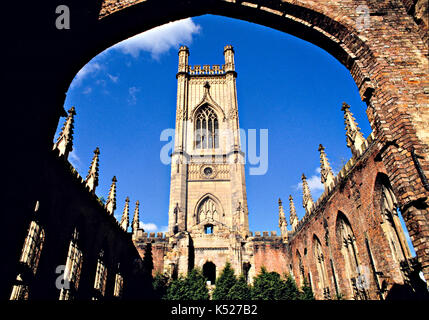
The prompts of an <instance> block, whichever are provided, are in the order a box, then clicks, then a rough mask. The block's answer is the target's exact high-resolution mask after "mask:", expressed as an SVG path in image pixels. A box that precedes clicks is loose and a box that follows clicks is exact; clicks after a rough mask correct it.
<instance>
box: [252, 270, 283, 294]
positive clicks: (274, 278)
mask: <svg viewBox="0 0 429 320" xmlns="http://www.w3.org/2000/svg"><path fill="white" fill-rule="evenodd" d="M252 298H253V299H254V300H286V299H287V295H286V282H285V281H284V280H283V279H282V278H281V276H280V275H279V274H278V273H277V272H267V270H266V269H265V267H262V268H261V273H259V274H258V276H257V277H255V279H254V282H253V289H252Z"/></svg>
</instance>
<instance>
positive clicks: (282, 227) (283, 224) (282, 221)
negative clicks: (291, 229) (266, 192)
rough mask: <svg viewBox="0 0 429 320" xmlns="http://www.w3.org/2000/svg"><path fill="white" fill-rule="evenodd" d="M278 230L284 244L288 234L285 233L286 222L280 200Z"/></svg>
mask: <svg viewBox="0 0 429 320" xmlns="http://www.w3.org/2000/svg"><path fill="white" fill-rule="evenodd" d="M279 228H280V233H281V236H282V238H283V241H284V242H287V241H288V233H287V221H286V216H285V212H284V210H283V203H282V200H281V199H280V198H279Z"/></svg>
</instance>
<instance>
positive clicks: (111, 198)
mask: <svg viewBox="0 0 429 320" xmlns="http://www.w3.org/2000/svg"><path fill="white" fill-rule="evenodd" d="M117 181H118V180H116V176H113V178H112V184H111V186H110V190H109V195H108V197H107V201H106V209H107V212H109V213H110V214H111V215H113V213H114V212H115V210H116V182H117Z"/></svg>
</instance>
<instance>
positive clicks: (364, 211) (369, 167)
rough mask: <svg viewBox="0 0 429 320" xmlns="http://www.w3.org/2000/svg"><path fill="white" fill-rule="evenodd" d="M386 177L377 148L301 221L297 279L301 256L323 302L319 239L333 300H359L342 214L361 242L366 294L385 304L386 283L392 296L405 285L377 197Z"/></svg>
mask: <svg viewBox="0 0 429 320" xmlns="http://www.w3.org/2000/svg"><path fill="white" fill-rule="evenodd" d="M385 173H386V168H385V166H384V165H383V163H382V162H381V161H380V159H379V157H378V150H377V149H376V147H375V144H374V143H373V144H372V146H370V148H369V149H368V150H367V151H366V153H365V154H364V155H363V156H362V158H361V159H358V160H357V161H356V163H355V164H354V165H353V167H351V168H350V169H349V172H347V173H346V174H345V175H344V176H343V177H342V178H341V179H336V186H335V188H334V189H333V190H331V192H330V193H328V194H327V195H325V194H324V195H322V199H321V200H319V201H318V202H317V203H316V206H315V207H314V208H313V211H312V213H311V214H310V215H309V216H306V217H305V218H304V220H303V221H300V224H299V225H298V230H297V231H296V232H295V233H294V234H293V235H292V237H291V239H290V243H289V244H290V247H291V252H292V265H293V268H294V275H295V277H296V279H297V275H299V274H300V270H299V263H298V257H297V252H299V254H300V255H301V257H302V262H303V266H304V274H305V276H306V277H308V275H310V280H311V283H312V287H313V290H314V292H315V296H316V297H317V298H319V299H323V298H324V295H323V289H324V288H322V287H321V285H320V284H321V279H320V277H321V275H320V272H319V270H318V268H317V258H316V257H315V255H314V249H315V248H314V238H315V237H317V239H318V240H319V241H320V243H321V245H322V251H323V256H324V262H323V263H324V264H325V268H326V272H327V280H328V281H327V282H328V283H327V284H326V285H327V286H328V287H329V289H330V290H329V291H330V293H331V297H333V296H335V294H336V291H338V292H339V293H341V294H342V295H343V296H344V297H345V298H347V299H352V298H353V297H354V292H353V290H352V285H351V283H350V281H349V279H348V275H347V270H346V263H345V258H344V256H343V254H342V252H341V246H342V238H340V237H338V229H337V228H338V216H339V215H341V214H343V215H344V216H345V217H346V218H347V219H348V221H349V222H350V226H351V228H352V230H353V233H354V236H355V245H356V248H357V253H356V255H357V257H358V259H359V265H360V268H361V269H362V274H363V277H365V280H367V281H368V288H367V290H366V291H367V292H366V294H367V295H368V298H370V299H379V298H380V293H379V287H381V286H382V283H383V281H385V285H386V286H387V287H386V288H387V290H388V289H390V287H391V285H392V284H393V283H399V284H403V283H404V278H403V274H402V273H401V271H400V270H401V268H400V265H399V264H398V262H397V261H396V260H395V259H394V257H393V256H392V251H391V250H390V249H389V248H390V247H389V243H388V240H387V238H386V235H385V233H384V232H383V230H382V228H381V222H382V221H381V220H382V217H381V211H380V209H379V206H378V205H377V203H378V202H377V201H380V200H379V199H378V198H377V197H375V193H376V178H377V177H378V176H380V174H385ZM324 196H325V197H324ZM366 239H367V240H366ZM366 241H368V244H367V243H366ZM367 246H368V247H369V250H370V251H368V247H367ZM370 254H371V256H372V259H371V258H370V256H369V255H370ZM331 260H332V264H331ZM372 264H374V267H375V271H376V272H379V273H380V272H381V273H382V274H383V278H380V277H378V276H376V275H375V274H374V270H373V267H372ZM332 266H333V268H332ZM297 282H298V281H297ZM376 282H378V283H376ZM336 286H337V289H336ZM377 286H378V287H377Z"/></svg>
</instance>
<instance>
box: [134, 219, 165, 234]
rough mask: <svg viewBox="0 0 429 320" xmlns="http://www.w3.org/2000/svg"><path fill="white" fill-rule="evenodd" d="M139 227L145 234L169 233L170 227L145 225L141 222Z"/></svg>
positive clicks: (153, 224) (152, 224)
mask: <svg viewBox="0 0 429 320" xmlns="http://www.w3.org/2000/svg"><path fill="white" fill-rule="evenodd" d="M139 227H140V228H143V229H144V231H145V232H164V233H165V232H167V231H168V226H161V227H158V226H157V225H156V224H155V223H153V222H149V223H143V222H141V221H140V224H139Z"/></svg>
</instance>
